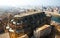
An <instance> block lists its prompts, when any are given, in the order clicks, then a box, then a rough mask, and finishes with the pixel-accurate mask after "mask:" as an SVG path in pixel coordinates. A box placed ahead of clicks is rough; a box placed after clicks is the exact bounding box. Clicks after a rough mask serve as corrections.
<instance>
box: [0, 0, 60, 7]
mask: <svg viewBox="0 0 60 38" xmlns="http://www.w3.org/2000/svg"><path fill="white" fill-rule="evenodd" d="M0 6H13V7H18V6H60V0H0Z"/></svg>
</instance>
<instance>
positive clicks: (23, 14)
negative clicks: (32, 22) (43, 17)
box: [14, 11, 41, 17]
mask: <svg viewBox="0 0 60 38" xmlns="http://www.w3.org/2000/svg"><path fill="white" fill-rule="evenodd" d="M40 12H41V11H36V12H28V13H21V14H19V15H15V16H14V17H24V16H28V15H32V14H36V13H40Z"/></svg>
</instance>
